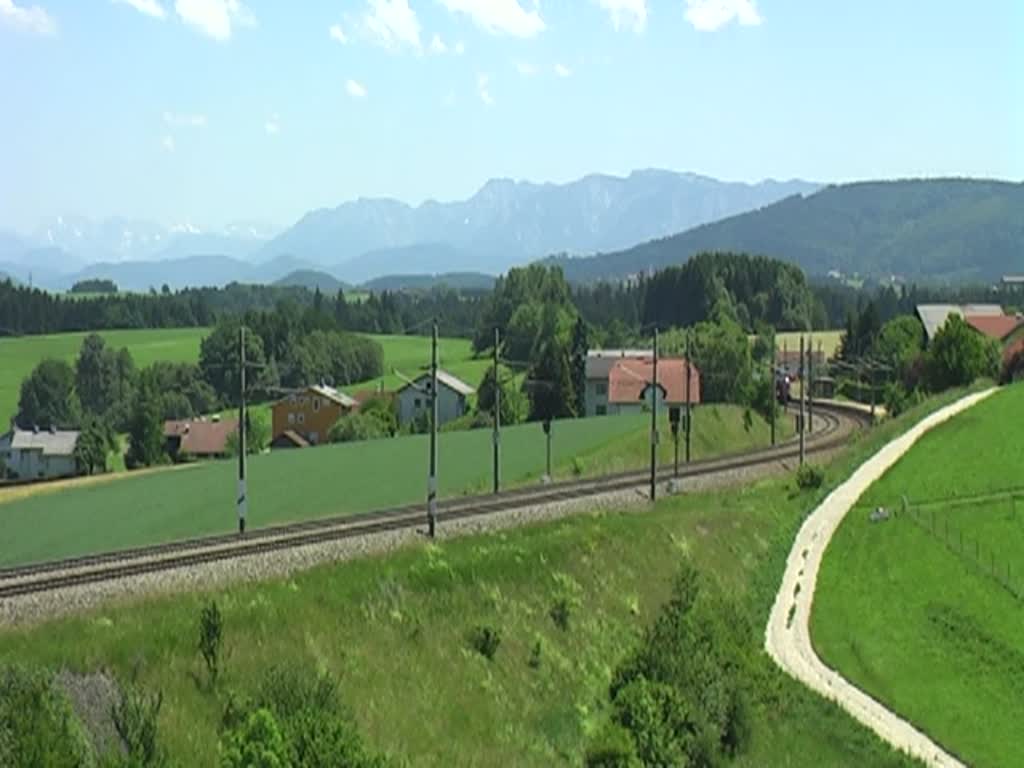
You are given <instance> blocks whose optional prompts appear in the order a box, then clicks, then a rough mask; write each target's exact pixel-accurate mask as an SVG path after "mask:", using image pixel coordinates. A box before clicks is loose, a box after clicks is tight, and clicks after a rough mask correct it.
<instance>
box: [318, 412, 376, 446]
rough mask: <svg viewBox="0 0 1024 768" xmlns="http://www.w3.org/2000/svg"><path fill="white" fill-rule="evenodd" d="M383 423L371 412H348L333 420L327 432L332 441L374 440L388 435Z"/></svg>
mask: <svg viewBox="0 0 1024 768" xmlns="http://www.w3.org/2000/svg"><path fill="white" fill-rule="evenodd" d="M388 436H389V433H388V431H387V428H386V427H385V425H384V423H383V422H382V421H381V420H380V419H378V418H376V417H375V416H374V415H373V414H372V413H370V414H367V413H359V412H356V413H350V414H348V415H347V416H342V417H341V418H340V419H338V421H337V422H335V424H334V426H333V427H331V429H330V431H329V432H328V433H327V439H328V440H329V441H330V442H332V443H353V442H358V441H361V440H376V439H378V438H381V437H388Z"/></svg>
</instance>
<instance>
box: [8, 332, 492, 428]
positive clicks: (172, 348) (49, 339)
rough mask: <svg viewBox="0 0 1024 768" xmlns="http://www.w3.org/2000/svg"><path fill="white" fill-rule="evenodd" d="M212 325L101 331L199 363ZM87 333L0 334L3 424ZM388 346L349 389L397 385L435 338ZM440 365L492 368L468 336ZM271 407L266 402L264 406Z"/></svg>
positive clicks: (472, 371) (147, 356)
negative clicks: (369, 376)
mask: <svg viewBox="0 0 1024 768" xmlns="http://www.w3.org/2000/svg"><path fill="white" fill-rule="evenodd" d="M207 333H209V329H208V328H163V329H157V330H126V331H101V332H100V335H101V336H102V337H103V338H104V339H106V341H107V344H109V345H111V346H113V347H115V348H118V349H120V348H121V347H127V348H128V350H129V351H130V352H131V353H132V357H133V358H134V359H135V364H136V365H137V366H139V367H142V366H145V365H149V364H151V363H154V362H157V361H158V360H163V361H167V362H172V363H179V362H180V363H194V362H197V361H198V360H199V344H200V342H201V341H202V339H203V337H204V336H206V334H207ZM86 335H87V334H85V333H60V334H54V335H51V336H19V337H17V338H0V419H2V421H0V425H3V427H4V428H6V425H7V423H8V421H9V419H10V417H12V416H13V415H14V414H15V412H16V411H17V409H18V393H19V391H20V388H21V382H22V380H24V379H25V377H27V376H28V375H29V374H30V373H31V372H32V369H33V368H34V367H35V366H36V365H37V364H38V363H39V362H40V361H41V360H44V359H46V358H50V357H52V358H57V359H59V360H67V361H68V362H69V363H72V364H73V363H74V361H75V358H77V357H78V352H79V349H80V348H81V346H82V339H83V338H85V336H86ZM371 338H374V339H376V340H377V341H378V342H380V344H381V346H382V347H383V349H384V373H385V375H384V376H383V379H373V380H370V381H365V382H359V383H357V384H353V385H352V386H350V387H345V388H344V389H346V390H348V391H350V392H354V391H356V390H359V389H368V388H372V387H375V386H379V385H380V383H381V381H383V385H384V388H385V389H395V388H397V387H399V386H401V385H402V380H401V379H400V378H399V377H398V376H396V375H395V374H394V373H393V370H394V369H397V370H398V371H400V372H401V373H403V374H405V375H406V376H409V377H415V376H416V375H417V374H418V373H419V372H421V371H423V370H425V369H426V367H427V366H429V364H430V339H429V338H427V337H424V336H373V337H371ZM438 348H439V353H438V357H439V358H440V361H441V365H442V366H443V367H444V368H445V369H446V370H448V371H450V372H451V373H453V374H455V375H456V376H458V377H460V378H462V379H464V380H465V381H466V382H467V383H468V384H470V385H472V386H473V387H476V386H477V385H478V384H479V383H480V379H481V378H482V377H483V374H484V371H485V370H486V369H487V366H488V361H487V360H483V359H481V360H474V359H473V350H472V346H471V344H470V342H469V340H468V339H441V341H440V344H439V345H438ZM264 410H266V408H265V409H264Z"/></svg>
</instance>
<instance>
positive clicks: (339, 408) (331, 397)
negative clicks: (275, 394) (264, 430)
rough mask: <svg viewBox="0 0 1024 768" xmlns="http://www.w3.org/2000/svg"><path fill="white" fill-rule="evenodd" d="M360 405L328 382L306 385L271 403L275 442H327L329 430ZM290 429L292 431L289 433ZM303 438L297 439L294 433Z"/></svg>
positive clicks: (296, 445)
mask: <svg viewBox="0 0 1024 768" xmlns="http://www.w3.org/2000/svg"><path fill="white" fill-rule="evenodd" d="M356 407H357V403H356V401H355V400H354V399H353V398H351V397H349V396H348V395H346V394H345V393H344V392H341V391H339V390H337V389H335V388H334V387H329V386H327V385H325V384H319V385H315V386H310V387H306V388H305V389H304V390H300V391H298V392H291V393H290V394H288V395H286V396H285V397H282V398H281V399H280V400H278V401H277V402H276V403H274V405H273V406H272V407H271V414H272V421H273V431H272V435H271V445H272V446H274V447H281V446H284V445H285V444H286V443H291V445H292V447H297V448H301V447H305V446H303V445H302V442H305V443H307V444H309V445H318V444H320V443H325V442H327V433H328V432H330V430H331V427H333V426H334V423H335V422H336V421H337V420H338V419H340V418H341V417H342V416H344V415H345V414H347V413H351V412H352V410H354V409H355V408H356ZM286 433H291V434H290V435H287V434H286ZM293 435H294V436H297V437H299V438H301V441H298V440H295V439H294V438H293V437H292V436H293Z"/></svg>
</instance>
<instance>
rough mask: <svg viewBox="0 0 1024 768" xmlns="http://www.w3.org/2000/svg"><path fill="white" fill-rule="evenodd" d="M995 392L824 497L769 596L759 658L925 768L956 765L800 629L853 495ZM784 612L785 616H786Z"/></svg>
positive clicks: (891, 446)
mask: <svg viewBox="0 0 1024 768" xmlns="http://www.w3.org/2000/svg"><path fill="white" fill-rule="evenodd" d="M995 391H996V390H995V389H988V390H985V391H984V392H979V393H977V394H973V395H968V396H967V397H964V398H963V399H961V400H958V401H957V402H955V403H953V404H952V405H948V406H946V407H945V408H942V409H941V410H939V411H936V412H935V413H933V414H931V415H930V416H927V417H926V418H924V419H923V420H921V421H920V422H918V423H917V424H915V425H914V426H913V427H911V429H910V430H908V431H907V432H906V433H904V434H903V435H901V436H900V437H898V438H896V439H895V440H893V441H892V442H890V443H888V444H887V445H886V446H885V447H884V448H882V449H881V450H880V451H878V453H876V454H875V455H874V456H872V457H871V458H870V459H868V460H867V461H866V462H864V463H863V464H862V465H861V466H860V467H858V468H857V470H856V471H855V472H854V473H853V475H852V476H851V477H850V478H849V479H848V480H847V481H846V482H844V483H843V484H842V485H840V486H839V487H838V488H836V489H835V490H834V491H832V493H830V494H829V495H828V496H827V497H826V498H825V500H824V501H823V502H822V503H821V505H820V506H819V507H818V508H817V509H815V510H814V511H813V512H812V513H811V514H810V516H809V517H808V518H807V520H805V521H804V524H803V526H802V527H801V528H800V532H799V533H798V534H797V536H796V541H794V542H793V549H792V550H791V551H790V553H789V558H788V559H787V561H786V572H785V574H784V575H783V577H782V585H781V586H780V587H779V591H778V593H777V594H776V596H775V604H774V605H773V606H772V612H771V615H770V616H769V618H768V626H767V627H766V629H765V650H767V651H768V655H769V656H771V657H772V659H774V660H775V663H776V664H778V665H779V666H780V667H782V669H783V670H784V671H785V672H788V673H789V674H790V675H792V676H793V677H794V678H796V679H797V680H799V681H800V682H801V683H803V684H804V685H806V686H808V687H809V688H811V689H813V690H815V691H817V692H818V693H820V694H821V695H823V696H825V697H826V698H827V699H831V700H832V701H835V702H836V703H837V704H839V706H841V707H842V708H843V709H845V710H846V711H847V712H849V713H850V714H851V715H853V716H854V717H855V718H856V719H857V720H859V721H860V722H861V723H863V724H864V725H866V726H867V727H868V728H870V729H871V730H873V731H874V732H875V733H877V734H878V735H879V736H880V737H881V738H882V739H884V740H885V741H887V742H888V743H889V744H891V745H892V746H894V747H896V748H897V749H899V750H902V751H904V752H906V753H908V754H910V755H913V756H914V757H916V758H918V759H920V760H923V761H924V762H925V763H926V764H927V765H929V766H941V767H942V768H946V767H947V766H950V767H951V766H958V767H960V768H962V767H963V763H961V762H960V761H959V760H957V759H956V758H955V757H953V756H952V755H950V754H949V753H947V752H946V751H945V750H943V749H942V747H940V746H939V745H938V744H936V743H935V742H934V741H932V740H931V739H930V738H928V737H927V736H926V735H925V734H923V733H921V732H920V731H919V730H917V729H916V728H915V727H914V726H913V725H911V724H910V723H908V722H907V721H906V720H904V719H903V718H901V717H900V716H899V715H897V714H896V713H895V712H892V711H890V710H888V709H886V708H885V706H884V705H882V704H881V703H880V702H878V701H876V700H875V699H873V698H871V697H870V696H869V695H868V694H866V693H864V692H863V691H861V690H860V689H859V688H856V687H855V686H854V685H853V684H852V683H850V682H849V681H847V680H846V679H844V678H843V677H842V676H841V675H840V674H839V673H837V672H836V671H835V670H832V669H830V668H829V667H827V666H826V665H825V664H824V662H822V660H821V659H820V658H818V655H817V654H816V653H815V652H814V647H813V646H812V645H811V635H810V629H809V626H808V623H809V621H810V617H811V606H812V604H813V602H814V589H815V586H816V585H817V581H818V569H819V568H820V567H821V560H822V556H823V555H824V553H825V548H826V547H827V546H828V543H829V541H830V540H831V538H832V535H833V534H834V533H835V531H836V529H837V528H838V527H839V524H840V523H841V522H842V520H843V517H844V516H845V515H846V513H847V512H849V511H850V509H851V508H852V507H853V505H854V504H855V503H856V501H857V499H858V498H860V496H861V494H863V493H864V491H866V490H867V488H868V486H870V485H871V484H872V483H873V482H875V480H877V479H878V478H880V477H881V476H882V474H883V473H884V472H885V471H886V470H887V469H888V468H889V467H891V466H892V465H893V464H894V463H896V461H897V460H898V459H899V458H900V457H901V456H902V455H903V454H904V453H906V452H907V451H908V450H909V449H910V447H911V446H912V445H913V444H914V443H915V442H916V441H917V439H918V438H919V437H921V435H923V434H924V433H925V432H927V431H928V430H930V429H931V428H932V427H935V426H937V425H939V424H941V423H942V422H944V421H946V420H947V419H949V418H950V417H952V416H954V415H956V414H958V413H960V412H961V411H964V410H966V409H968V408H970V407H971V406H973V405H975V404H976V403H978V402H980V401H981V400H983V399H985V398H986V397H988V396H989V395H991V394H992V393H993V392H995ZM791 611H792V613H791Z"/></svg>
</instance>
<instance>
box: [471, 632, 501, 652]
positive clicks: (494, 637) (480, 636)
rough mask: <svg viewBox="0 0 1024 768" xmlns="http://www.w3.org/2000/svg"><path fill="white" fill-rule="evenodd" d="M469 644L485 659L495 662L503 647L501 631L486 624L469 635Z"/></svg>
mask: <svg viewBox="0 0 1024 768" xmlns="http://www.w3.org/2000/svg"><path fill="white" fill-rule="evenodd" d="M469 644H470V645H471V646H472V647H473V650H475V651H476V652H477V653H479V654H480V655H481V656H483V657H484V658H485V659H487V660H488V661H493V660H494V655H495V654H496V653H497V652H498V646H499V645H501V631H500V630H498V629H497V628H496V627H491V626H487V625H486V624H484V625H481V626H478V627H474V628H473V631H472V632H470V633H469Z"/></svg>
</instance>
